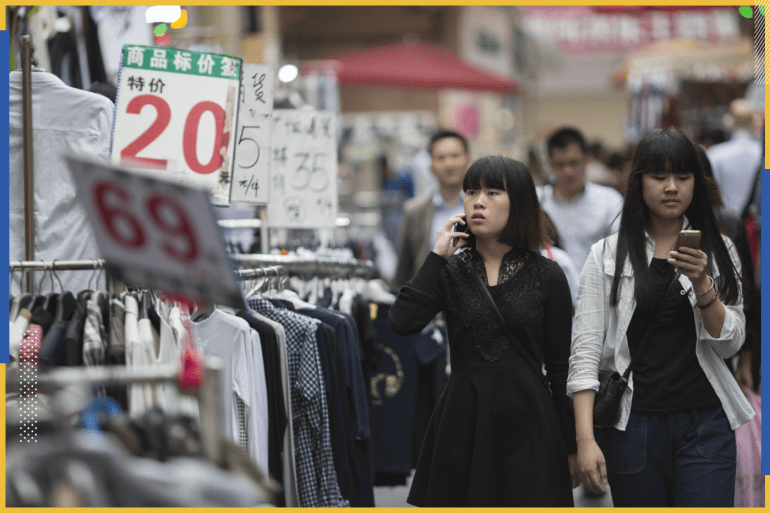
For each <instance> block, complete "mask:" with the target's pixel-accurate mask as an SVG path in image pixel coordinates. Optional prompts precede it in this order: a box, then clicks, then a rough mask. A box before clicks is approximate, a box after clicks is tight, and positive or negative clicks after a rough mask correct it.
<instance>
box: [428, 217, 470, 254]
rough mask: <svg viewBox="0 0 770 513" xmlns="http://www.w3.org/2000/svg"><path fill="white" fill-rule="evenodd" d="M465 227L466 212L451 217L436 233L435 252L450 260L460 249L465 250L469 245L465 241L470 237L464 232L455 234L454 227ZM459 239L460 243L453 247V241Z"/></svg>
mask: <svg viewBox="0 0 770 513" xmlns="http://www.w3.org/2000/svg"><path fill="white" fill-rule="evenodd" d="M458 223H459V224H460V225H462V226H465V212H463V213H462V214H457V215H454V216H452V217H450V218H449V219H448V220H447V222H446V223H444V226H442V227H441V228H439V230H438V232H437V233H436V244H435V245H434V246H433V252H434V253H436V254H438V255H441V256H442V257H444V258H449V257H450V256H452V255H453V254H454V252H455V251H457V250H458V249H460V248H464V247H465V246H466V245H467V242H466V240H465V239H467V238H468V237H469V236H470V235H469V234H468V233H466V232H463V231H457V232H453V231H452V227H453V226H454V225H455V224H458ZM457 238H459V239H460V240H459V242H458V243H457V245H456V246H453V245H452V240H453V239H457Z"/></svg>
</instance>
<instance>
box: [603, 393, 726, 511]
mask: <svg viewBox="0 0 770 513" xmlns="http://www.w3.org/2000/svg"><path fill="white" fill-rule="evenodd" d="M595 431H596V441H597V443H598V444H599V447H600V448H601V450H602V453H603V454H604V458H605V461H606V464H607V478H608V479H609V483H610V492H611V493H612V503H613V505H614V506H615V507H622V508H626V507H690V508H693V507H695V508H697V507H722V508H731V507H733V501H734V498H735V473H736V442H735V433H734V432H733V431H732V429H730V422H729V421H728V420H727V415H725V412H724V410H723V409H722V405H718V406H710V407H706V408H699V409H694V410H689V411H686V412H680V413H670V414H667V415H644V414H641V413H635V412H634V411H631V416H630V417H629V419H628V425H627V426H626V430H625V431H619V430H617V429H615V428H597V429H596V430H595Z"/></svg>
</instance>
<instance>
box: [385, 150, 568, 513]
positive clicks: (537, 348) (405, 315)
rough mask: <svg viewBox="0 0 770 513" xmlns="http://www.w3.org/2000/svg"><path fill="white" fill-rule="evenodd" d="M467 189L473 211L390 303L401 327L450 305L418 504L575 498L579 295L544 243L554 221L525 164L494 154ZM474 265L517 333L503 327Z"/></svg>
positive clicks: (480, 163)
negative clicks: (442, 383)
mask: <svg viewBox="0 0 770 513" xmlns="http://www.w3.org/2000/svg"><path fill="white" fill-rule="evenodd" d="M463 190H464V191H465V200H464V204H465V213H464V214H459V215H456V216H453V217H451V218H450V219H449V220H447V222H446V224H444V226H443V227H442V228H441V229H440V230H439V232H438V234H437V237H436V244H435V247H434V249H433V252H431V253H430V254H429V255H428V257H427V258H426V260H425V263H424V264H423V266H422V267H421V268H420V270H419V271H418V272H417V274H416V275H415V276H414V277H413V278H412V279H411V280H410V281H409V282H408V283H407V284H406V285H404V286H403V287H402V288H401V290H400V291H399V294H398V298H397V299H396V302H395V303H394V304H393V306H392V307H391V309H390V312H389V320H390V323H391V326H392V327H393V330H394V331H395V332H396V333H398V334H400V335H408V334H412V333H417V332H419V331H420V330H421V329H422V328H423V327H425V325H426V324H428V323H429V322H430V321H431V320H432V319H433V318H434V317H435V316H436V314H437V313H438V312H440V311H444V312H446V316H447V329H448V334H449V344H450V353H451V355H452V375H451V377H450V379H449V383H448V384H447V386H446V388H445V389H444V392H443V394H442V395H441V397H440V398H439V401H438V404H437V405H436V409H435V410H434V412H433V416H432V417H431V421H430V425H429V427H428V431H427V434H426V436H425V441H424V443H423V447H422V452H421V454H420V458H419V461H418V463H417V470H416V473H415V475H414V480H413V482H412V489H411V491H410V493H409V498H408V502H409V503H410V504H414V505H416V506H444V507H452V506H573V505H574V504H573V500H572V490H571V488H572V487H575V486H577V484H578V479H577V473H576V465H575V463H576V459H575V453H576V451H577V446H576V442H575V429H574V424H573V423H574V417H573V416H572V413H571V411H572V410H571V401H570V399H569V398H568V397H567V395H566V379H567V369H568V362H569V351H570V333H571V317H572V300H571V296H570V291H569V285H568V283H567V278H566V277H565V275H564V272H563V271H562V269H561V268H560V267H559V266H558V264H556V263H555V262H553V261H551V260H549V259H548V258H545V257H543V256H541V255H540V254H539V253H538V250H539V249H540V248H541V247H543V246H544V244H545V243H546V242H547V236H546V233H547V230H546V228H545V227H546V222H545V220H544V219H545V218H544V215H543V213H542V210H541V209H540V204H539V202H538V200H537V195H536V193H535V185H534V183H533V182H532V178H531V176H530V174H529V172H528V171H527V168H526V167H525V166H524V165H523V164H522V163H520V162H517V161H515V160H512V159H509V158H504V157H485V158H482V159H479V160H477V161H476V162H474V163H473V165H471V167H470V168H469V169H468V172H467V174H466V176H465V180H464V182H463ZM455 224H457V225H458V227H459V228H460V230H458V231H456V232H453V231H452V227H453V225H455ZM466 227H468V228H469V233H464V230H465V229H466ZM454 239H459V242H458V243H457V245H456V246H453V244H452V241H453V240H454ZM463 247H467V248H469V249H467V250H466V251H463V252H461V253H459V254H457V255H454V256H453V253H454V252H455V250H456V249H458V248H463ZM469 265H473V266H475V268H476V269H477V271H478V273H479V274H480V275H481V277H482V279H483V281H484V282H485V286H486V287H487V288H488V290H489V291H490V293H491V294H492V297H493V298H494V300H495V302H496V304H497V306H498V309H499V310H500V312H501V313H502V316H503V318H504V319H505V322H506V325H507V326H508V329H509V330H510V332H512V333H513V336H514V337H515V339H516V340H514V341H509V340H508V339H507V338H506V337H505V335H504V334H503V331H502V330H501V328H500V327H499V325H498V324H497V322H496V321H495V317H494V315H493V313H492V311H491V310H490V308H489V305H488V304H487V303H486V301H485V299H484V296H483V295H482V290H481V289H480V288H479V287H478V284H477V282H476V281H474V278H473V276H472V275H471V273H470V270H469V267H468V266H469ZM512 343H515V344H518V345H519V349H520V350H521V351H526V353H525V354H528V355H529V358H530V359H531V360H532V361H533V362H536V365H537V367H538V369H539V368H540V366H541V365H543V364H544V365H545V367H546V368H547V371H548V379H549V380H550V384H551V385H550V388H551V390H552V392H553V393H552V394H551V392H550V391H549V389H548V388H547V387H546V386H545V385H544V383H543V380H542V377H541V376H538V375H536V374H535V370H534V369H533V366H532V365H531V364H530V365H528V363H527V362H526V361H525V360H524V358H523V357H522V356H521V354H520V353H519V351H517V350H516V349H515V348H514V347H512V345H511V344H512ZM530 363H531V362H530Z"/></svg>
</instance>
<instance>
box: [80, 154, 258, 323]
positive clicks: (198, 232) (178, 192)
mask: <svg viewBox="0 0 770 513" xmlns="http://www.w3.org/2000/svg"><path fill="white" fill-rule="evenodd" d="M66 159H67V164H68V165H69V168H70V172H71V173H72V176H73V179H74V181H75V183H76V184H77V197H78V199H79V200H80V202H81V204H82V205H83V206H84V207H85V209H86V213H87V215H88V218H89V220H90V221H91V225H92V226H93V229H94V235H95V236H96V241H97V244H98V245H99V252H100V253H101V255H102V258H104V260H105V261H106V267H107V269H108V271H109V272H110V274H111V276H113V277H114V278H116V279H119V280H121V281H123V282H125V283H126V284H127V285H129V286H135V287H140V288H148V289H152V290H168V291H172V292H175V293H177V294H181V295H183V296H186V297H189V298H191V299H198V300H203V301H206V302H209V303H216V304H223V305H230V306H233V307H235V308H242V307H243V300H242V297H241V294H240V291H239V290H238V285H237V283H236V280H235V277H234V275H233V272H232V268H231V266H230V260H229V258H228V256H227V254H226V253H225V248H224V244H223V242H222V237H221V234H220V232H219V228H218V227H217V225H216V222H215V220H214V214H213V212H212V207H211V205H210V203H209V195H208V193H207V192H206V190H204V189H196V188H193V187H188V186H186V185H182V184H180V183H178V182H177V181H173V180H169V179H167V178H162V179H161V178H158V177H157V176H151V175H157V172H155V171H146V170H140V171H129V170H124V169H119V168H116V167H113V166H110V165H106V164H98V163H95V162H90V161H87V160H83V159H80V158H75V157H66Z"/></svg>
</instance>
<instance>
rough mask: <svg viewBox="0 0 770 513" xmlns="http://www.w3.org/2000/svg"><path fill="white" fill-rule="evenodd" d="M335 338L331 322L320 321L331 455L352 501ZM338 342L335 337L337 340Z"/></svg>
mask: <svg viewBox="0 0 770 513" xmlns="http://www.w3.org/2000/svg"><path fill="white" fill-rule="evenodd" d="M335 338H336V334H335V333H334V329H333V328H332V327H331V326H329V325H328V324H319V325H318V328H317V330H316V339H317V341H318V354H319V356H320V358H321V369H322V371H323V380H324V388H325V389H326V402H327V404H328V405H329V406H328V409H329V434H330V436H331V443H332V458H333V460H334V470H335V471H336V472H337V483H339V487H340V493H341V494H342V497H343V498H344V499H345V500H348V501H349V500H350V493H351V490H352V489H353V488H354V487H353V484H352V483H351V480H352V476H351V472H350V466H349V465H348V451H347V442H346V441H345V423H344V420H343V414H342V399H341V398H340V388H339V386H338V382H337V370H336V367H335V365H334V349H333V348H332V340H334V339H335ZM334 345H336V340H335V341H334Z"/></svg>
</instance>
